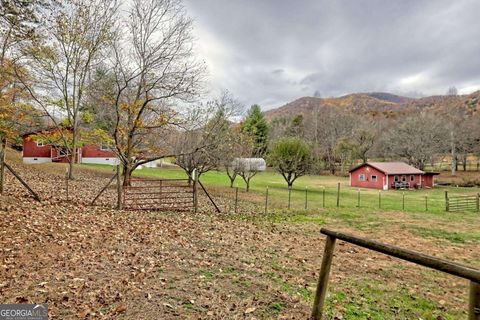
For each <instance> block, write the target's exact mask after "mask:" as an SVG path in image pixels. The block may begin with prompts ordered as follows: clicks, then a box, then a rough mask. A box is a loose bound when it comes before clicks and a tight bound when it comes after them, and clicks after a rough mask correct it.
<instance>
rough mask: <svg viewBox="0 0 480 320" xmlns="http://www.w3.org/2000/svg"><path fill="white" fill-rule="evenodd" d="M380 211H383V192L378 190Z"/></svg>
mask: <svg viewBox="0 0 480 320" xmlns="http://www.w3.org/2000/svg"><path fill="white" fill-rule="evenodd" d="M378 209H382V191H381V190H378Z"/></svg>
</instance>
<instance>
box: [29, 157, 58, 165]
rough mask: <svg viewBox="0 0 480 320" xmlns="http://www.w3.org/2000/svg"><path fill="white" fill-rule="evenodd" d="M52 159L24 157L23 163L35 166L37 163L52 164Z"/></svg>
mask: <svg viewBox="0 0 480 320" xmlns="http://www.w3.org/2000/svg"><path fill="white" fill-rule="evenodd" d="M50 162H52V158H50V157H23V163H27V164H35V163H50Z"/></svg>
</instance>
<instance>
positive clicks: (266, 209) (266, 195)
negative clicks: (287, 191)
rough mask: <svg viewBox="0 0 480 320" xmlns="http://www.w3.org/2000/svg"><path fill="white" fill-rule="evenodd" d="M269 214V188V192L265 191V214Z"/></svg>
mask: <svg viewBox="0 0 480 320" xmlns="http://www.w3.org/2000/svg"><path fill="white" fill-rule="evenodd" d="M267 213H268V186H267V190H266V191H265V214H267Z"/></svg>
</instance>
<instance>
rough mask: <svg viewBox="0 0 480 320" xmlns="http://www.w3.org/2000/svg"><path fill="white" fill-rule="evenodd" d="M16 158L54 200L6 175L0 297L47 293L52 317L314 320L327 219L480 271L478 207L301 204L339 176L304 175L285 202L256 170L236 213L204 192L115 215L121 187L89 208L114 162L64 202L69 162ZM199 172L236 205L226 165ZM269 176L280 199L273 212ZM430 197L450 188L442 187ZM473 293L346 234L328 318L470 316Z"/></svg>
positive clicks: (277, 182) (88, 176)
mask: <svg viewBox="0 0 480 320" xmlns="http://www.w3.org/2000/svg"><path fill="white" fill-rule="evenodd" d="M10 157H11V158H10V159H9V161H10V162H11V163H12V165H13V166H14V167H15V168H16V170H17V171H18V172H20V173H21V174H22V176H23V177H24V178H25V179H26V180H27V181H29V183H31V185H32V187H33V188H34V189H35V190H37V191H38V192H39V193H40V195H41V197H42V199H44V201H43V202H42V203H36V202H35V201H34V200H32V199H31V198H30V197H29V196H28V194H27V193H26V192H25V191H24V190H22V188H21V186H19V185H18V184H17V183H16V182H14V181H13V180H12V178H11V176H10V175H8V176H7V178H8V179H7V188H6V194H5V195H3V196H0V230H1V232H0V244H1V248H0V261H1V264H0V296H1V297H2V299H3V301H4V302H5V303H19V302H22V303H39V302H47V303H48V304H49V309H50V318H51V319H113V318H115V319H158V318H161V319H199V318H202V319H226V318H228V319H306V318H308V316H309V314H310V311H311V306H312V303H313V295H314V291H315V286H316V281H317V278H318V273H319V268H320V262H321V258H322V252H323V247H324V244H325V238H324V237H323V236H321V235H320V233H319V230H320V228H321V227H322V226H327V227H329V228H331V229H338V230H342V231H345V232H349V233H353V234H356V235H359V236H363V237H368V238H371V239H375V240H379V241H382V242H385V243H390V244H395V245H398V246H401V247H404V248H409V249H414V250H418V251H420V252H424V253H428V254H430V255H435V256H438V257H442V258H446V259H449V260H452V261H455V262H458V263H463V264H468V265H470V266H472V267H477V268H479V267H480V260H479V257H478V247H479V245H480V233H479V231H478V230H479V226H480V215H479V214H477V213H473V212H470V213H455V214H453V213H446V212H443V211H440V209H439V211H434V210H429V211H428V212H425V211H423V210H419V211H414V209H413V208H412V209H411V210H405V211H401V210H397V209H395V210H390V209H378V208H374V205H372V207H371V208H370V207H366V206H365V207H364V206H362V207H360V208H356V207H355V206H347V204H349V203H348V202H347V201H346V200H345V203H341V207H340V208H336V207H335V205H334V200H331V199H329V200H328V203H327V204H328V205H327V207H326V208H321V206H320V205H319V206H318V207H314V206H313V203H318V202H319V197H320V195H319V194H317V195H315V191H312V206H311V208H309V209H307V210H304V209H303V208H302V199H303V196H302V194H301V190H302V189H304V187H305V186H306V185H308V186H309V188H311V189H312V190H317V191H318V192H319V190H321V189H322V187H325V188H326V190H327V191H328V194H329V198H330V197H333V195H334V193H335V188H336V183H337V182H338V178H337V177H304V178H301V179H300V180H299V181H298V182H299V183H298V185H296V188H298V189H300V191H298V195H297V194H296V193H295V195H294V194H292V199H293V198H294V199H295V209H292V210H286V209H285V204H286V203H285V193H284V190H278V193H277V191H273V190H274V188H273V186H278V187H281V186H282V180H281V177H280V176H278V175H276V174H272V173H270V172H267V173H262V174H259V175H258V176H256V177H255V178H254V179H253V186H252V188H253V189H252V192H250V193H249V194H247V193H245V192H241V197H242V199H241V202H240V205H241V210H240V213H238V214H234V213H233V212H232V211H231V210H227V211H224V213H222V214H214V213H213V211H212V210H210V209H209V206H208V203H207V202H206V201H205V199H204V196H202V201H201V204H202V210H201V213H199V214H193V213H187V214H178V213H168V212H143V211H142V212H137V211H116V210H113V209H111V208H109V207H108V206H109V205H110V204H112V203H114V198H113V199H112V197H114V196H115V192H114V189H113V190H109V192H107V194H106V195H105V198H102V199H101V200H102V201H100V202H99V205H98V206H94V207H91V206H88V200H89V198H91V196H92V195H94V194H95V191H98V189H99V188H101V186H102V185H103V184H104V183H105V182H106V181H108V178H109V176H111V175H112V168H111V167H108V168H107V167H97V166H93V167H92V166H77V168H78V171H77V178H76V180H74V181H73V182H72V184H71V185H70V187H71V188H72V189H71V193H72V200H71V201H70V202H69V203H66V202H65V201H64V195H65V194H64V186H63V178H64V175H65V167H64V165H59V164H49V165H40V166H26V165H23V164H21V163H20V162H19V161H18V159H15V158H13V157H12V155H10ZM136 175H140V176H142V175H143V176H152V175H153V176H156V177H181V176H182V172H181V171H179V170H176V169H168V170H162V169H142V170H139V171H138V172H136ZM264 180H265V181H264ZM202 181H203V182H204V183H205V185H206V186H207V188H208V189H209V190H211V191H212V194H213V195H214V196H215V199H216V200H217V201H218V202H219V204H220V205H222V207H223V208H230V209H231V207H229V204H230V203H231V197H230V195H233V191H232V190H231V189H230V188H228V186H227V182H228V181H227V179H226V178H225V177H224V175H223V174H222V173H216V172H212V173H209V174H206V175H205V176H203V177H202ZM341 183H342V190H348V188H347V187H346V183H347V181H346V180H345V179H343V180H341ZM267 185H269V186H270V187H272V201H273V202H272V206H273V203H275V202H278V205H279V208H278V209H273V207H272V210H270V211H269V212H268V214H264V213H263V200H264V198H263V196H264V193H263V191H264V188H265V187H266V186H267ZM239 186H240V187H242V185H241V184H240V183H239ZM453 189H454V188H450V189H449V191H450V192H452V193H455V192H457V193H462V192H466V191H465V190H460V189H459V190H457V191H455V190H453ZM351 191H352V193H353V194H354V193H355V190H351ZM227 192H228V193H227ZM365 192H366V194H367V192H370V191H365ZM408 192H410V191H408ZM414 192H416V191H411V194H415V193H414ZM421 192H423V191H421ZM425 192H431V194H432V197H433V194H436V193H438V198H441V197H442V195H443V189H439V190H435V189H434V190H428V191H425ZM388 194H389V195H390V192H389V193H388ZM391 194H392V197H394V196H395V197H396V196H397V194H400V195H401V191H400V192H398V191H392V192H391ZM419 194H420V193H419ZM376 195H377V193H376V192H375V191H372V194H371V197H372V201H373V200H374V199H375V196H376ZM366 197H367V195H366ZM366 199H368V198H366ZM395 199H397V198H395ZM109 200H110V201H109ZM351 203H352V205H353V204H354V198H352V200H351ZM467 290H468V283H467V282H466V281H464V280H461V279H458V278H455V277H453V276H449V275H446V274H442V273H439V272H436V271H432V270H429V269H426V268H423V267H420V266H417V265H414V264H411V263H407V262H404V261H400V260H398V259H395V258H391V257H387V256H385V255H382V254H377V253H374V252H372V251H368V250H365V249H362V248H359V247H355V246H353V245H349V244H346V243H344V242H342V241H339V243H338V246H337V249H336V251H335V257H334V261H333V266H332V275H331V285H330V288H329V295H328V297H327V308H326V313H327V319H354V320H357V319H358V320H359V319H419V318H422V319H428V320H434V319H462V318H465V317H466V304H467Z"/></svg>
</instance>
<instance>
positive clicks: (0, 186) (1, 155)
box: [0, 139, 7, 194]
mask: <svg viewBox="0 0 480 320" xmlns="http://www.w3.org/2000/svg"><path fill="white" fill-rule="evenodd" d="M6 155H7V139H2V147H1V149H0V194H3V190H4V181H5V179H4V177H5V159H6Z"/></svg>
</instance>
